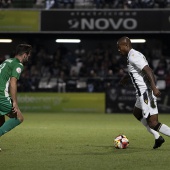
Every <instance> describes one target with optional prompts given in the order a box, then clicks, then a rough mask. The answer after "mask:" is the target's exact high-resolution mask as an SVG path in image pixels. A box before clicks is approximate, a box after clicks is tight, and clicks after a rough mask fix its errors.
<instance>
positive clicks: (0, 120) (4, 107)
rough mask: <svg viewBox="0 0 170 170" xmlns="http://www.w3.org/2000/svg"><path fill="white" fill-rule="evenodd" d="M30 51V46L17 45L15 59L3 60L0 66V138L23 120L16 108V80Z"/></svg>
mask: <svg viewBox="0 0 170 170" xmlns="http://www.w3.org/2000/svg"><path fill="white" fill-rule="evenodd" d="M31 51H32V47H31V45H28V44H19V45H18V46H17V48H16V52H15V57H14V58H10V59H7V60H5V61H4V62H3V63H2V64H1V65H0V137H1V136H2V135H4V134H5V133H7V132H9V131H10V130H12V129H13V128H15V127H16V126H18V125H19V124H20V123H22V122H23V120H24V118H23V115H22V113H21V111H20V109H19V107H18V101H17V80H18V79H19V77H20V75H21V73H22V71H23V68H24V64H25V63H26V62H27V61H28V59H29V57H30V55H31ZM5 115H6V116H8V117H9V119H8V120H7V121H5Z"/></svg>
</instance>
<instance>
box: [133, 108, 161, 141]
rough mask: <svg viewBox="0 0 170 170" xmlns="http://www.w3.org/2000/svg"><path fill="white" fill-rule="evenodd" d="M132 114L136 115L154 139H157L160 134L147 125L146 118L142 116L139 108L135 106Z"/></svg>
mask: <svg viewBox="0 0 170 170" xmlns="http://www.w3.org/2000/svg"><path fill="white" fill-rule="evenodd" d="M133 115H134V116H135V117H136V119H138V120H139V121H140V122H141V123H142V124H143V125H144V126H145V127H146V129H147V131H148V132H149V133H151V134H152V135H154V138H155V139H158V138H159V137H160V135H159V133H158V132H157V131H155V130H153V129H151V128H150V127H149V125H148V123H147V120H146V119H145V118H144V117H143V115H142V110H141V109H140V108H138V107H136V106H135V108H134V110H133Z"/></svg>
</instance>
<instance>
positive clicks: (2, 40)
mask: <svg viewBox="0 0 170 170" xmlns="http://www.w3.org/2000/svg"><path fill="white" fill-rule="evenodd" d="M11 42H12V40H11V39H0V43H11Z"/></svg>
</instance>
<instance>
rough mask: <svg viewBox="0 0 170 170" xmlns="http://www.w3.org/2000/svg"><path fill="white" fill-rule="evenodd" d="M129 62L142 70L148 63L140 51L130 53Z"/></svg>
mask: <svg viewBox="0 0 170 170" xmlns="http://www.w3.org/2000/svg"><path fill="white" fill-rule="evenodd" d="M129 62H130V63H131V64H132V65H133V66H134V67H137V68H138V69H139V70H142V69H143V68H144V67H145V66H146V65H148V62H147V60H146V58H145V56H144V55H142V54H141V53H138V54H132V55H131V56H130V58H129Z"/></svg>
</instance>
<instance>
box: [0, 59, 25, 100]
mask: <svg viewBox="0 0 170 170" xmlns="http://www.w3.org/2000/svg"><path fill="white" fill-rule="evenodd" d="M23 69H24V66H23V64H22V63H20V61H19V60H18V59H17V58H10V59H7V60H5V61H4V62H3V63H2V64H1V65H0V97H8V96H9V92H8V89H9V81H10V78H11V77H15V78H16V79H19V77H20V75H21V73H22V71H23Z"/></svg>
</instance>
